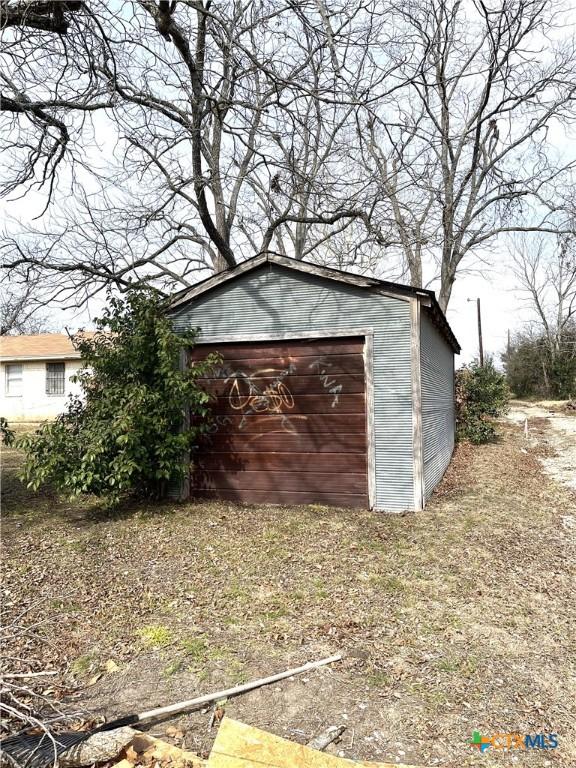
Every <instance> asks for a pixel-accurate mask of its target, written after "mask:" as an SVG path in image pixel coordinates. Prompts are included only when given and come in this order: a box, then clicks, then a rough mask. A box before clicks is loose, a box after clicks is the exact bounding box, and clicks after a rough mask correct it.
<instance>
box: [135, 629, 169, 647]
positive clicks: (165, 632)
mask: <svg viewBox="0 0 576 768" xmlns="http://www.w3.org/2000/svg"><path fill="white" fill-rule="evenodd" d="M138 636H139V637H140V639H141V640H142V642H143V644H144V645H145V646H146V647H147V648H166V646H168V645H170V644H171V643H172V642H173V637H172V633H171V631H170V630H169V629H168V627H165V626H163V625H162V624H149V625H148V626H147V627H142V629H139V630H138Z"/></svg>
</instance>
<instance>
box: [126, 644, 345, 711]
mask: <svg viewBox="0 0 576 768" xmlns="http://www.w3.org/2000/svg"><path fill="white" fill-rule="evenodd" d="M341 659H342V655H341V654H340V653H337V654H336V655H335V656H328V658H326V659H320V660H319V661H309V662H308V664H304V665H303V666H302V667H294V669H287V670H286V671H285V672H278V674H276V675H270V677H261V678H259V679H258V680H252V681H251V682H249V683H243V684H242V685H236V686H235V687H234V688H225V689H224V690H223V691H216V693H207V694H205V695H204V696H198V697H197V698H195V699H188V701H180V702H179V703H178V704H171V705H170V706H168V707H158V709H150V710H148V711H147V712H141V713H140V714H139V715H138V719H137V722H143V721H144V720H154V719H155V718H157V717H162V716H164V715H169V714H171V713H173V712H183V711H184V710H188V709H195V708H196V707H201V706H203V705H204V704H211V703H212V702H214V701H219V699H231V698H232V697H233V696H238V695H239V694H241V693H246V692H247V691H252V690H254V688H262V687H263V686H264V685H270V684H271V683H276V682H278V680H284V679H286V678H287V677H293V676H294V675H301V674H303V673H304V672H309V671H310V670H311V669H317V668H318V667H323V666H325V665H326V664H332V663H333V662H335V661H341Z"/></svg>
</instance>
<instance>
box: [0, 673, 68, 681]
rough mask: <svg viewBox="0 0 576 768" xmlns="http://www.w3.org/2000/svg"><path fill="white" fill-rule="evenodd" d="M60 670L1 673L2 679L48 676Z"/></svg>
mask: <svg viewBox="0 0 576 768" xmlns="http://www.w3.org/2000/svg"><path fill="white" fill-rule="evenodd" d="M57 674H58V672H18V673H17V672H9V673H5V672H3V673H2V674H0V680H15V679H16V678H20V679H22V678H26V677H46V676H47V675H57Z"/></svg>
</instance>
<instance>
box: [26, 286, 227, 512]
mask: <svg viewBox="0 0 576 768" xmlns="http://www.w3.org/2000/svg"><path fill="white" fill-rule="evenodd" d="M96 324H97V328H98V330H97V332H96V334H95V335H94V336H92V337H86V336H83V335H82V334H80V335H77V336H76V337H74V344H75V347H76V348H77V349H78V351H79V352H80V355H81V357H82V360H83V366H82V368H81V369H80V371H79V372H78V374H77V375H76V376H75V377H74V379H75V380H76V381H77V382H78V383H79V384H80V388H81V392H82V394H81V396H79V397H72V398H71V399H70V401H69V403H68V406H67V409H66V411H65V412H64V413H63V414H62V415H61V416H60V417H59V418H58V419H56V421H54V422H52V423H48V424H45V425H43V426H42V427H41V428H40V429H39V430H38V431H37V432H36V433H35V434H33V435H30V436H27V437H25V438H23V439H22V440H21V441H20V445H21V446H22V447H23V448H24V450H25V452H26V460H25V463H24V468H23V471H22V479H23V480H24V481H25V482H26V483H27V484H28V487H31V488H33V489H37V488H38V487H39V486H40V485H42V484H44V483H50V484H51V485H52V486H53V487H54V488H55V489H56V490H58V491H60V492H63V493H66V494H67V495H69V496H77V495H78V494H81V493H93V494H96V495H97V496H102V497H104V498H106V499H107V500H108V502H109V503H112V504H114V503H117V502H118V501H120V499H121V498H123V497H126V496H131V495H137V496H144V497H154V498H158V497H160V496H162V495H163V494H164V493H165V491H166V487H167V484H168V483H169V482H171V481H175V480H179V479H181V478H182V476H183V474H184V472H185V471H186V462H185V460H184V457H185V454H186V452H187V451H189V450H191V449H192V448H193V447H194V444H195V441H196V439H197V437H198V435H199V433H200V432H202V431H203V430H204V429H205V428H206V423H207V417H208V412H209V410H208V409H209V396H208V394H207V393H206V392H204V390H203V389H202V388H201V386H200V385H199V382H198V378H199V377H201V376H205V375H206V372H207V370H208V369H209V368H210V367H211V366H212V365H214V364H215V363H216V362H217V357H216V356H211V357H209V358H208V359H207V360H206V361H205V362H202V363H195V364H194V366H193V367H187V368H186V369H185V370H181V369H180V366H179V359H180V353H181V350H183V349H186V348H189V347H190V345H192V344H193V343H194V338H195V333H188V334H186V335H183V336H178V335H176V334H175V333H174V332H173V330H172V327H171V324H170V321H169V320H168V319H167V318H166V316H165V315H164V313H163V306H162V302H161V299H160V298H159V297H158V295H157V294H156V293H155V292H153V291H151V290H149V289H147V290H135V291H133V292H131V293H129V294H128V296H127V298H126V299H117V298H112V299H111V301H110V306H109V308H108V309H107V310H106V312H105V314H104V316H103V317H102V318H101V319H99V320H97V321H96ZM188 407H189V408H190V411H191V414H193V416H194V419H193V422H194V425H193V426H192V427H190V428H189V429H186V430H184V429H183V428H182V426H183V416H184V413H185V411H186V408H188Z"/></svg>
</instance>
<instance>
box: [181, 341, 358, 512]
mask: <svg viewBox="0 0 576 768" xmlns="http://www.w3.org/2000/svg"><path fill="white" fill-rule="evenodd" d="M363 348H364V339H363V338H342V339H330V340H326V339H322V340H309V339H307V340H302V341H298V340H293V341H282V342H250V343H234V344H218V345H207V344H204V345H201V346H198V347H196V348H195V349H194V350H193V352H192V353H191V361H193V360H195V359H201V358H203V357H205V356H206V354H207V353H208V352H213V351H215V352H218V353H219V354H220V355H221V356H222V358H223V360H222V364H221V365H220V366H218V368H217V369H215V370H214V375H213V378H210V379H206V380H205V381H204V383H205V385H206V386H207V388H208V390H209V391H210V392H211V393H212V395H213V396H214V403H213V413H214V423H213V424H212V426H211V429H210V434H209V435H208V436H207V437H206V438H204V439H203V442H202V445H201V448H200V450H199V451H198V454H197V456H196V457H195V462H194V471H193V473H192V476H191V481H192V484H191V493H192V495H193V496H196V497H202V498H220V499H232V500H236V501H244V502H253V503H277V504H311V503H318V504H333V505H336V506H353V507H367V506H368V480H367V462H366V453H367V452H366V405H365V401H366V398H365V382H364V359H363Z"/></svg>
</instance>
